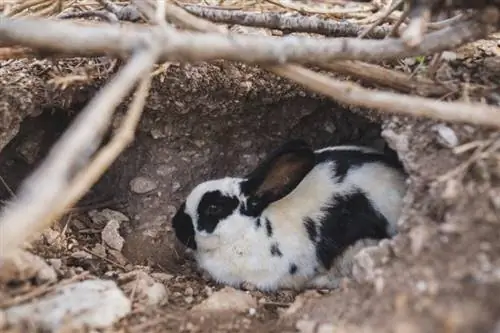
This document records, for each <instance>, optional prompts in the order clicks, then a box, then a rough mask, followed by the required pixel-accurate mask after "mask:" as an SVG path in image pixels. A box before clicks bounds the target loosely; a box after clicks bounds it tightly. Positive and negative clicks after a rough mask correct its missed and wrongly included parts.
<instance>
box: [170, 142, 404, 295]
mask: <svg viewBox="0 0 500 333" xmlns="http://www.w3.org/2000/svg"><path fill="white" fill-rule="evenodd" d="M405 179H406V174H405V173H404V170H403V168H402V166H401V164H400V162H399V161H398V160H397V158H393V157H389V156H388V155H387V154H385V153H383V152H379V151H377V150H374V149H372V148H368V147H363V146H334V147H326V148H322V149H318V150H313V149H312V148H311V147H310V146H309V145H308V144H307V143H306V142H305V141H303V140H291V141H288V142H286V143H285V144H283V145H282V146H281V147H279V148H278V149H276V150H275V151H274V152H272V153H271V154H269V155H268V157H267V158H266V159H265V160H264V161H263V162H261V164H259V165H258V166H257V167H256V168H255V169H254V170H253V171H252V172H251V173H250V174H249V175H247V176H245V177H241V178H238V177H225V178H221V179H215V180H209V181H206V182H203V183H201V184H199V185H197V186H196V187H195V188H194V189H193V190H192V191H191V193H190V194H189V195H188V196H187V198H186V200H185V201H184V202H183V203H182V204H181V205H180V207H179V209H178V210H177V212H176V214H175V215H174V217H173V219H172V225H173V229H174V232H175V235H176V237H177V239H178V240H179V241H180V242H181V243H182V244H184V245H185V246H187V247H188V248H190V249H192V250H193V252H194V256H195V259H196V262H197V264H198V266H199V267H200V268H201V269H202V270H205V271H206V272H207V273H208V274H209V275H210V276H211V277H212V278H213V279H214V280H215V281H217V282H219V283H222V284H225V285H230V286H234V287H240V286H241V285H242V284H250V285H252V286H254V287H255V288H257V289H260V290H263V291H274V290H278V289H304V288H322V289H324V288H328V289H331V288H336V287H338V284H339V281H340V280H341V279H342V278H343V277H346V276H347V277H348V276H349V274H350V270H351V267H352V258H353V256H354V255H355V254H356V253H357V252H358V251H359V250H360V249H362V248H363V247H366V246H371V245H374V244H376V243H377V242H378V241H380V240H381V239H384V238H388V237H391V236H393V235H394V234H395V233H396V231H397V221H398V218H399V216H400V213H401V208H402V204H403V197H404V194H405V191H406V181H405Z"/></svg>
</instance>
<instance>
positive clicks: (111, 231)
mask: <svg viewBox="0 0 500 333" xmlns="http://www.w3.org/2000/svg"><path fill="white" fill-rule="evenodd" d="M119 229H120V222H119V221H118V220H110V221H109V222H108V223H107V224H106V226H105V227H104V229H102V231H101V238H102V241H103V242H104V243H105V244H106V245H108V246H109V247H110V248H112V249H114V250H117V251H121V250H122V249H123V244H124V243H125V240H124V239H123V237H122V236H121V235H120V233H119Z"/></svg>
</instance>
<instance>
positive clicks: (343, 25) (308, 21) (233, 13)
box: [183, 5, 389, 39]
mask: <svg viewBox="0 0 500 333" xmlns="http://www.w3.org/2000/svg"><path fill="white" fill-rule="evenodd" d="M183 8H184V9H185V10H186V11H188V12H190V13H191V14H193V15H196V16H199V17H202V18H204V19H207V20H210V21H212V22H217V23H226V24H239V25H244V26H250V27H260V28H267V29H277V30H289V31H291V32H305V33H315V34H321V35H325V36H332V37H356V36H357V35H358V34H359V33H360V32H361V31H362V30H363V29H365V28H366V27H364V26H360V25H357V24H354V23H351V22H338V21H335V20H324V19H321V18H318V17H312V16H306V15H299V14H295V15H293V16H291V15H289V14H284V13H276V12H266V13H252V12H245V11H241V10H223V9H213V8H206V7H203V6H196V5H189V6H184V7H183ZM388 32H389V29H387V28H385V27H375V28H374V29H373V31H371V32H370V33H369V34H368V35H367V37H368V38H375V39H382V38H384V37H385V36H386V35H387V33H388Z"/></svg>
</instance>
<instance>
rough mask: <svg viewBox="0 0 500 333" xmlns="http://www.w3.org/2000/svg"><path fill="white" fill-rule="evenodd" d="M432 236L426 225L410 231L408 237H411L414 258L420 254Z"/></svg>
mask: <svg viewBox="0 0 500 333" xmlns="http://www.w3.org/2000/svg"><path fill="white" fill-rule="evenodd" d="M431 235H432V233H431V231H430V230H429V227H427V226H425V225H419V226H416V227H414V228H413V229H412V230H410V232H409V234H408V237H410V248H411V253H412V254H413V255H414V256H417V255H419V254H420V252H421V251H422V249H423V248H424V246H425V244H426V243H427V241H428V240H429V238H430V237H431Z"/></svg>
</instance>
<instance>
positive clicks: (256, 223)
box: [255, 217, 262, 229]
mask: <svg viewBox="0 0 500 333" xmlns="http://www.w3.org/2000/svg"><path fill="white" fill-rule="evenodd" d="M261 226H262V222H261V221H260V217H259V218H256V219H255V228H257V229H259V228H260V227H261Z"/></svg>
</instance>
